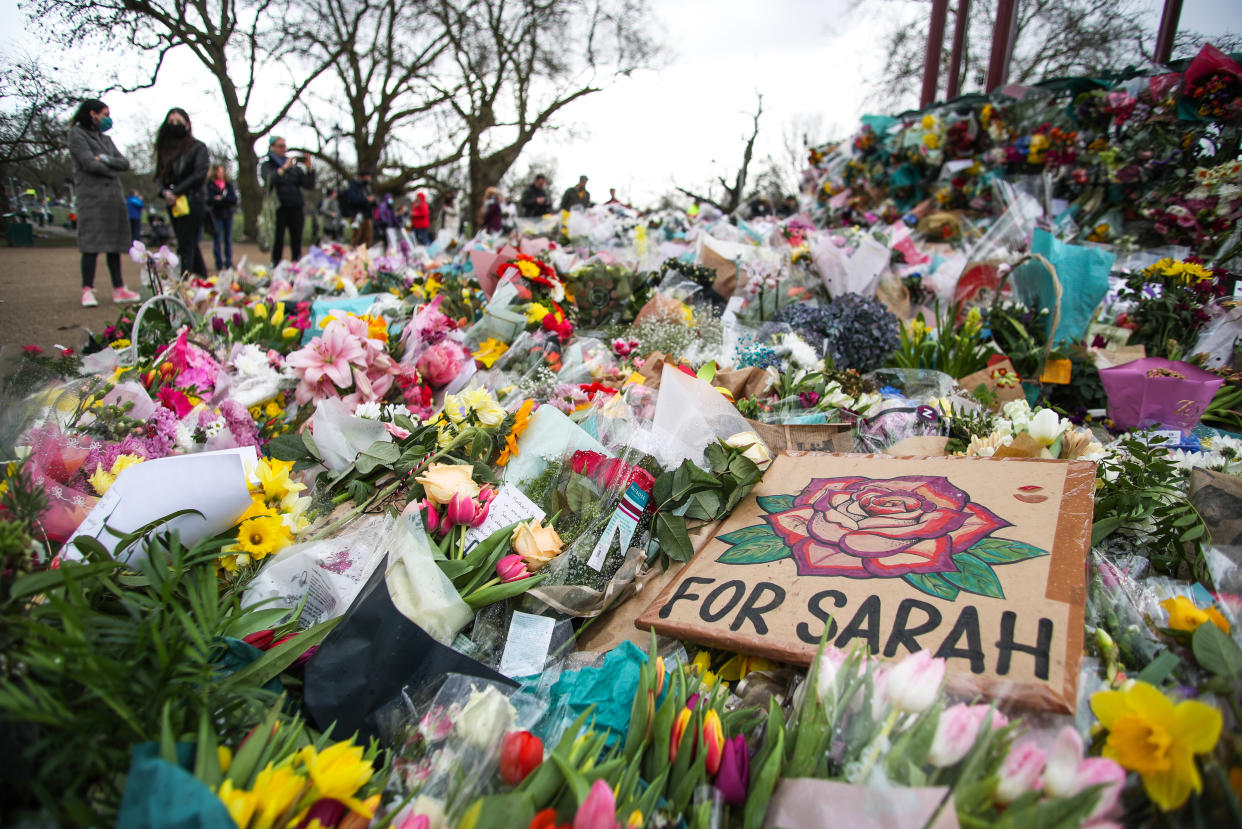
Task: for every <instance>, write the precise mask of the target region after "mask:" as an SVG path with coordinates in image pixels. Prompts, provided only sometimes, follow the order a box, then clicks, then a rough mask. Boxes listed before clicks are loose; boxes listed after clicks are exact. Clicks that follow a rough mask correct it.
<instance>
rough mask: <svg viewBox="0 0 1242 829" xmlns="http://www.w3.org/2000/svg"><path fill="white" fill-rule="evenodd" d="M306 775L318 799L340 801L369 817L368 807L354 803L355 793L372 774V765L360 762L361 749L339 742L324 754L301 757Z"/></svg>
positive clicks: (324, 751) (358, 802)
mask: <svg viewBox="0 0 1242 829" xmlns="http://www.w3.org/2000/svg"><path fill="white" fill-rule="evenodd" d="M302 756H303V758H304V762H305V763H306V772H307V774H308V775H309V776H310V779H311V783H312V784H314V786H315V791H316V793H318V795H319V796H320V797H330V798H332V799H333V800H339V801H341V802H342V803H344V804H346V805H347V806H349V808H351V809H353V810H354V811H356V812H362V813H364V814H367V816H368V817H370V815H371V814H374V812H373V811H368V809H367V804H365V803H363V802H362V801H359V800H356V799H355V798H354V794H356V793H357V791H358V790H359V789H361V788H362V787H363V786H365V785H366V784H367V783H368V782H369V781H370V780H371V775H372V774H374V773H375V769H374V768H373V767H372V765H371V764H370V763H369V762H367V761H366V760H365V759H363V752H362V747H361V746H356V745H354V744H353V743H351V742H347V741H342V742H339V743H335V744H333V745H330V746H328V747H327V748H325V749H324V750H323V751H320V752H314V753H307V754H304V755H302Z"/></svg>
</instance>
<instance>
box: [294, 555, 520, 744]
mask: <svg viewBox="0 0 1242 829" xmlns="http://www.w3.org/2000/svg"><path fill="white" fill-rule="evenodd" d="M387 569H388V568H387V560H385V562H384V563H383V564H382V565H381V566H379V567H376V568H375V572H374V573H372V574H371V578H370V580H369V581H368V582H367V584H366V587H364V588H363V589H362V592H361V593H359V594H358V597H357V598H356V599H354V603H353V604H352V605H350V607H349V610H347V611H346V612H345V618H343V619H342V620H341V623H340V624H339V625H337V626H336V629H335V630H333V631H332V632H331V633H329V634H328V636H327V637H326V638H325V639H324V640H323V643H322V644H320V646H319V650H318V651H316V652H315V655H314V656H313V657H311V660H310V661H309V662H308V663H307V664H306V676H305V686H304V688H303V700H304V703H305V706H306V711H307V713H308V714H309V715H310V719H311V721H312V722H313V723H314V724H315V726H316V727H317V728H319V729H320V730H323V729H326V728H327V727H328V726H330V725H332V724H333V723H336V728H335V730H334V731H333V735H334V738H335V739H338V740H339V739H343V738H345V737H347V736H348V735H350V734H352V733H354V732H355V731H357V732H358V734H359V739H360V741H361V742H363V743H365V742H366V740H367V739H368V738H370V737H375V738H377V739H378V738H379V736H380V729H379V724H378V722H377V716H376V715H377V714H378V713H379V712H380V711H381V710H382V709H383V708H384V707H385V706H386V705H388V704H389V703H392V702H394V701H396V700H397V699H398V698H399V697H400V695H401V692H402V689H404V688H406V687H410V688H412V689H415V690H417V689H419V688H423V687H425V686H427V685H429V684H430V683H432V682H434V681H435V680H437V679H440V678H441V677H443V676H444V675H445V674H450V673H458V674H467V675H469V676H477V677H480V678H482V679H489V680H494V681H496V682H501V683H504V684H506V685H511V686H513V687H516V686H517V683H515V682H513V681H512V680H510V679H508V678H507V677H505V676H503V675H501V674H498V673H496V672H495V671H493V670H492V669H491V668H488V667H487V666H486V665H483V664H481V663H479V662H476V661H475V660H473V659H471V658H470V657H468V656H464V655H462V654H460V653H458V652H457V651H455V650H453V649H452V648H448V647H445V646H444V645H441V644H440V643H439V642H437V641H436V640H435V639H432V638H431V635H430V634H428V633H427V632H426V631H425V630H423V629H422V628H420V627H419V626H418V625H416V624H414V623H413V622H411V621H410V620H409V619H407V618H405V616H403V615H401V612H400V611H398V610H397V608H396V607H395V606H394V605H393V603H392V599H391V598H390V597H389V595H388V585H387V584H386V583H385V581H384V574H385V572H387Z"/></svg>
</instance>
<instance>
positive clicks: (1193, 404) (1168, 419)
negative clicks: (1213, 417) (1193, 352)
mask: <svg viewBox="0 0 1242 829" xmlns="http://www.w3.org/2000/svg"><path fill="white" fill-rule="evenodd" d="M1100 380H1101V381H1103V383H1104V392H1105V393H1106V394H1107V395H1108V416H1109V417H1111V418H1112V419H1113V424H1114V425H1116V426H1117V427H1118V428H1122V429H1141V428H1149V427H1155V426H1159V427H1160V428H1162V429H1179V430H1181V432H1182V433H1183V434H1185V433H1188V432H1190V430H1191V429H1193V428H1195V426H1197V425H1198V423H1199V419H1200V418H1201V417H1202V416H1203V413H1204V411H1206V410H1207V407H1208V404H1210V403H1211V402H1212V398H1213V397H1215V396H1216V390H1217V389H1219V388H1220V387H1221V384H1222V383H1224V382H1225V381H1224V379H1223V378H1220V377H1217V376H1216V375H1215V374H1212V373H1211V372H1208V371H1204V370H1203V369H1201V368H1197V367H1195V366H1192V365H1190V364H1189V363H1182V362H1177V361H1175V360H1165V359H1163V358H1161V357H1146V358H1144V359H1142V360H1135V361H1134V362H1131V363H1126V364H1125V365H1123V366H1115V367H1113V368H1106V369H1103V370H1102V371H1101V372H1100Z"/></svg>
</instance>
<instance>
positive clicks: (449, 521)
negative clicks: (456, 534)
mask: <svg viewBox="0 0 1242 829" xmlns="http://www.w3.org/2000/svg"><path fill="white" fill-rule="evenodd" d="M488 508H489V505H487V504H480V503H479V502H478V501H476V500H474V499H473V498H470V497H469V496H466V495H462V494H461V493H458V494H456V495H454V496H453V499H452V500H451V501H449V502H448V505H447V506H446V507H445V508H444V522H445V524H446V525H448V526H449V527H458V526H461V527H477V526H479V525H480V524H482V523H483V522H484V521H486V520H487V511H488ZM445 532H448V530H447V529H446V530H445Z"/></svg>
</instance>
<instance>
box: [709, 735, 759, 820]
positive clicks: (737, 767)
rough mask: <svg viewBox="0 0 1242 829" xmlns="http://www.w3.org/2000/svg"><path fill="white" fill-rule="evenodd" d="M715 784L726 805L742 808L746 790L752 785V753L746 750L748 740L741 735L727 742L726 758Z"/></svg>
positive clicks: (721, 762) (717, 774)
mask: <svg viewBox="0 0 1242 829" xmlns="http://www.w3.org/2000/svg"><path fill="white" fill-rule="evenodd" d="M715 783H716V789H717V790H718V791H719V792H720V796H721V797H722V798H724V802H725V803H728V804H729V805H730V806H741V805H742V804H743V803H745V802H746V789H747V787H748V786H749V784H750V752H749V751H748V750H747V748H746V738H745V737H743V736H742V735H741V734H738V735H737V736H736V737H734V738H733V739H731V740H726V741H725V746H724V756H723V757H722V758H721V760H720V771H718V772H716V781H715Z"/></svg>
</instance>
